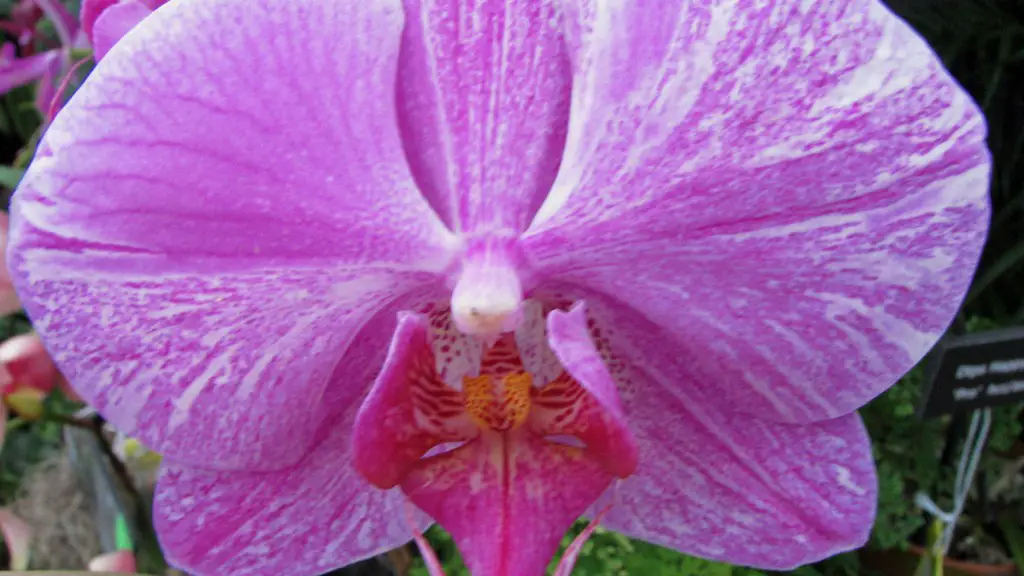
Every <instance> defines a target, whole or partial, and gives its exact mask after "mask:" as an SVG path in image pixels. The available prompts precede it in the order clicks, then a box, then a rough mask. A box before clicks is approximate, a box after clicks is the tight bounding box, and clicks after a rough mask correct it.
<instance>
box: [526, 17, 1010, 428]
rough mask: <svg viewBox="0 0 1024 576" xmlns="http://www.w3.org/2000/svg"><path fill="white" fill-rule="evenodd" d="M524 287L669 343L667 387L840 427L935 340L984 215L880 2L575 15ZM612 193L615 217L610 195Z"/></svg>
mask: <svg viewBox="0 0 1024 576" xmlns="http://www.w3.org/2000/svg"><path fill="white" fill-rule="evenodd" d="M576 13H577V14H576V17H575V18H574V19H572V22H571V24H572V25H571V26H570V32H571V34H570V44H571V45H573V46H574V47H575V48H576V51H575V53H574V54H575V60H574V61H575V62H576V77H575V84H574V89H573V115H572V118H571V120H570V128H569V136H568V140H567V144H566V153H565V156H564V159H563V163H562V168H561V171H560V173H559V176H558V178H557V180H556V182H555V184H554V185H553V188H552V192H551V194H550V196H549V197H548V198H547V200H546V202H545V204H544V205H543V206H542V208H541V209H540V211H539V213H538V214H537V218H536V220H535V221H534V222H533V224H532V225H531V228H530V230H529V231H528V232H527V234H526V237H525V239H524V250H525V252H526V254H527V257H528V258H529V259H530V260H531V261H532V262H533V263H534V265H535V266H536V269H537V270H538V271H539V273H542V274H545V273H546V274H548V275H550V276H553V277H555V278H558V279H561V280H564V281H567V282H573V283H575V284H577V285H581V286H586V287H589V288H591V289H593V290H596V291H599V292H602V293H605V294H614V295H616V296H617V297H618V298H620V299H622V300H623V301H624V302H626V303H627V304H629V305H630V306H632V307H633V308H635V309H636V310H638V311H640V312H641V313H642V314H643V315H644V316H646V317H647V318H650V319H652V320H654V321H656V322H657V323H658V324H660V325H661V326H662V327H664V328H667V329H669V330H670V332H671V333H672V334H671V337H670V338H669V339H668V340H666V341H665V342H664V343H662V344H660V345H659V346H658V349H657V350H656V351H654V352H653V353H652V355H651V357H650V361H651V362H654V361H655V360H656V358H660V357H661V355H662V354H666V355H683V356H685V357H686V358H687V359H688V362H687V363H686V364H685V365H684V366H683V367H682V372H680V373H679V374H678V375H677V378H676V379H675V381H674V382H672V383H669V385H671V386H678V385H679V384H677V382H688V383H693V384H692V385H700V386H704V387H708V388H710V387H713V388H714V389H715V391H716V394H717V397H718V398H719V401H720V402H721V403H722V405H723V406H725V405H728V406H732V407H735V408H737V409H739V410H742V411H746V412H749V413H755V414H761V415H764V416H765V417H768V418H772V419H776V420H781V421H789V422H808V421H814V420H818V419H824V418H832V417H837V416H840V415H843V414H847V413H849V412H851V411H852V410H855V409H856V408H857V407H859V406H861V405H863V404H864V403H865V402H867V401H868V400H869V399H871V398H872V397H874V396H875V395H877V394H878V393H879V392H881V391H882V390H884V389H885V388H886V387H888V386H890V385H891V384H892V383H893V382H895V381H896V379H897V378H898V377H899V376H900V375H902V374H903V373H904V372H905V371H906V370H908V369H909V368H910V367H911V366H913V365H914V364H915V363H916V362H917V361H918V360H919V359H920V358H921V357H922V356H923V355H924V354H925V353H926V352H927V351H928V350H929V349H930V348H931V346H932V345H933V344H934V342H935V341H936V339H937V338H938V337H939V335H940V334H942V333H943V331H944V330H945V328H946V326H947V325H948V323H949V322H950V321H951V320H952V318H953V316H954V314H955V312H956V310H957V308H958V306H959V303H960V301H961V299H962V297H963V295H964V293H965V291H966V290H967V287H968V284H969V283H970V280H971V275H972V273H973V270H974V268H975V265H976V263H977V260H978V257H979V254H980V251H981V246H982V243H983V241H984V238H985V231H986V226H987V221H988V217H989V203H988V196H987V194H988V192H987V190H988V180H989V170H990V158H989V154H988V152H987V151H986V149H985V144H984V141H985V127H984V122H983V119H982V116H981V114H980V112H979V110H978V108H977V107H976V106H975V105H974V104H973V103H972V102H971V101H970V99H969V97H968V96H967V94H966V93H964V91H963V90H961V89H960V88H959V87H958V86H957V85H956V83H955V82H954V81H953V80H952V79H951V78H950V77H949V75H948V74H947V73H946V72H945V71H944V70H943V69H942V67H941V63H940V62H939V60H938V59H937V58H936V57H935V56H934V54H933V53H932V52H931V50H930V49H929V48H928V46H927V45H926V43H925V42H924V41H923V40H922V39H921V38H920V37H918V36H917V35H916V33H914V32H913V31H912V30H911V29H910V28H909V27H908V26H907V25H906V24H905V23H903V22H902V21H900V20H899V19H898V18H896V17H895V16H893V15H892V14H891V13H890V12H889V11H888V10H887V9H886V8H885V7H884V6H883V5H882V4H881V3H880V2H876V1H875V0H854V1H851V2H841V3H836V2H818V3H814V2H810V3H809V2H796V1H789V0H771V1H768V2H759V3H749V2H735V1H733V0H716V1H713V2H705V3H693V2H683V3H678V2H657V1H654V0H649V1H635V2H604V3H601V2H592V1H588V0H579V1H578V2H577V10H576ZM610 191H614V195H610V194H612V192H610Z"/></svg>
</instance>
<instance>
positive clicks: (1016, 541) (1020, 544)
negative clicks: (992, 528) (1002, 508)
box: [999, 512, 1024, 574]
mask: <svg viewBox="0 0 1024 576" xmlns="http://www.w3.org/2000/svg"><path fill="white" fill-rule="evenodd" d="M999 528H1000V529H1001V530H1002V531H1003V536H1004V537H1005V538H1006V544H1007V546H1009V548H1010V554H1011V555H1012V556H1013V563H1014V564H1016V565H1017V572H1019V573H1021V574H1024V529H1021V527H1020V526H1018V525H1017V517H1016V515H1015V514H1014V513H1013V512H1006V513H1004V514H1002V515H1001V516H999Z"/></svg>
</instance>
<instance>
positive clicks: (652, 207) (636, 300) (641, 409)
mask: <svg viewBox="0 0 1024 576" xmlns="http://www.w3.org/2000/svg"><path fill="white" fill-rule="evenodd" d="M984 139H985V128H984V123H983V119H982V117H981V115H980V113H979V112H978V109H977V107H976V106H975V105H974V104H973V103H972V102H971V101H970V99H969V98H968V97H967V96H966V95H965V94H964V93H963V91H962V90H961V89H960V88H959V87H958V86H957V85H956V84H955V82H953V80H951V79H950V77H949V76H948V75H947V74H946V72H945V71H944V70H943V69H942V67H941V65H940V63H939V61H938V60H937V59H936V58H935V56H934V55H933V54H932V52H931V51H930V50H929V49H928V47H927V46H926V44H925V43H924V42H923V40H921V39H920V38H919V37H918V36H917V35H916V34H915V33H914V32H913V31H911V30H910V29H909V28H908V27H907V26H906V25H905V24H904V23H903V22H901V21H900V20H898V19H897V18H896V17H894V16H893V15H892V14H890V13H889V12H888V11H887V10H886V9H885V8H884V7H883V6H882V4H880V3H878V2H875V1H873V0H851V1H849V2H843V3H838V2H818V3H808V2H800V1H796V0H768V1H764V2H759V3H752V2H736V1H735V0H701V1H697V0H686V1H684V0H632V1H629V2H621V1H615V0H512V1H506V0H472V1H471V0H422V1H419V0H406V1H405V2H404V3H402V2H399V1H398V0H364V1H362V2H351V1H348V0H292V1H290V2H280V1H278V0H174V1H173V2H170V3H168V4H167V5H165V6H163V7H161V8H159V9H157V10H156V11H155V12H154V13H153V14H152V15H149V16H146V17H145V19H144V20H142V22H141V23H139V24H138V26H136V27H135V28H133V29H132V30H131V31H130V32H129V33H128V34H127V35H126V36H125V37H124V38H123V39H121V40H120V41H118V42H117V43H116V44H114V45H113V47H112V48H111V49H110V51H109V53H108V54H107V55H106V56H105V57H104V58H103V60H102V61H101V62H100V64H99V66H98V67H97V69H96V71H95V73H94V74H93V75H92V77H91V78H90V79H89V80H88V82H86V84H85V85H84V86H83V88H82V89H81V90H80V91H79V92H78V94H77V95H76V96H75V97H74V98H73V99H72V101H71V102H70V103H69V104H68V106H67V107H66V108H65V109H64V111H63V112H62V113H61V114H60V115H59V116H58V118H57V119H56V120H55V121H54V123H53V125H52V126H51V128H50V129H49V131H48V133H47V135H46V137H45V138H44V140H43V143H42V144H41V147H40V150H39V152H38V155H37V158H36V160H35V162H34V163H33V165H32V167H31V168H30V170H29V172H28V174H27V175H26V177H25V180H24V181H23V183H22V186H21V187H20V189H19V190H18V192H17V194H16V195H15V200H14V218H13V228H12V246H11V249H10V252H9V258H10V262H11V264H12V267H13V272H14V277H15V282H16V286H17V288H18V290H19V293H20V294H21V296H22V299H23V301H24V303H25V306H26V309H27V311H28V313H29V314H30V316H31V317H32V319H33V321H34V322H35V326H36V329H37V330H38V331H39V333H40V334H41V335H42V337H43V339H44V341H45V343H46V344H47V346H48V347H49V349H50V351H51V353H52V355H53V357H54V358H55V359H56V361H57V363H58V365H59V367H60V369H61V370H62V371H63V373H65V374H66V375H67V376H68V378H69V379H70V380H71V382H72V384H73V386H74V387H75V388H76V389H77V390H78V391H79V392H80V393H81V395H82V396H83V397H84V398H85V399H86V400H88V401H89V402H90V403H91V404H93V405H95V406H96V407H97V408H98V409H99V411H100V412H101V413H102V414H103V415H104V416H105V417H107V418H108V419H110V420H111V421H112V422H113V423H114V424H115V425H117V426H118V427H119V428H120V429H121V430H122V431H124V432H125V433H127V434H129V435H132V436H136V437H138V438H140V439H141V440H143V441H144V442H145V443H146V444H147V445H148V446H149V447H151V448H153V449H154V450H157V451H159V452H161V453H162V454H164V456H165V463H166V466H165V469H164V472H163V476H162V479H161V481H160V485H159V487H158V494H157V497H156V498H157V501H156V514H157V516H158V518H157V529H158V531H159V533H160V537H161V542H162V544H163V546H164V547H165V549H166V552H167V554H168V555H169V558H170V559H171V560H172V561H173V562H174V563H175V564H177V565H178V566H180V567H182V568H183V569H186V570H188V571H189V572H191V573H195V574H217V575H221V574H268V575H269V574H272V575H278V574H300V575H301V574H317V573H321V572H323V571H325V570H328V569H330V568H333V567H336V566H339V565H343V564H347V563H351V562H355V561H357V560H359V559H362V558H365V557H368V556H371V555H374V554H377V553H379V552H381V551H383V550H386V549H388V548H391V547H394V546H397V545H399V544H401V543H403V542H405V541H408V540H409V538H411V536H412V534H413V532H414V530H422V529H424V528H425V527H426V526H427V525H429V523H430V522H431V519H433V520H435V521H438V522H440V523H441V524H442V525H443V526H444V527H445V528H447V529H448V530H450V531H451V532H452V533H453V534H454V536H455V538H456V540H457V542H458V544H459V546H460V550H461V551H462V553H463V555H464V556H465V557H466V560H467V563H468V565H469V566H470V567H471V569H472V570H473V571H474V573H475V574H480V575H492V574H499V575H520V574H522V575H531V576H532V575H536V574H540V573H542V571H543V570H544V567H545V566H546V565H547V563H548V561H549V559H550V557H551V555H552V554H553V553H554V552H555V551H556V549H557V546H558V541H559V539H560V537H561V536H562V534H563V533H564V531H565V530H566V529H567V528H568V527H569V526H570V524H571V523H572V522H573V520H574V519H575V518H577V517H578V516H579V515H581V514H583V515H593V514H595V513H596V512H597V511H599V510H606V509H607V510H608V513H607V515H606V516H605V517H604V519H603V521H604V524H605V525H606V526H608V527H610V528H612V529H615V530H619V531H621V532H623V533H625V534H628V535H630V536H634V537H638V538H643V539H646V540H649V541H652V542H656V543H659V544H662V545H666V546H670V547H673V548H675V549H678V550H680V551H683V552H686V553H690V554H696V555H700V556H704V557H708V558H713V559H718V560H724V561H728V562H734V563H740V564H748V565H754V566H760V567H764V568H780V569H781V568H789V567H793V566H796V565H799V564H802V563H807V562H811V561H815V560H818V559H821V558H824V557H826V556H829V555H831V554H835V553H837V552H840V551H844V550H849V549H851V548H854V547H857V546H859V545H861V544H862V543H863V542H864V541H865V539H866V537H867V534H868V531H869V529H870V526H871V523H872V519H873V514H874V506H875V492H876V486H875V477H874V469H873V464H872V460H871V451H870V446H869V443H868V439H867V437H866V435H865V433H864V430H863V427H862V426H861V423H860V421H859V419H858V418H857V416H856V415H855V414H854V411H855V410H856V409H857V408H858V407H860V406H862V405H863V404H864V403H865V402H867V401H868V400H870V399H871V398H873V397H874V396H875V395H877V394H879V393H880V392H882V391H883V390H885V389H886V388H887V387H888V386H890V385H891V384H892V383H893V382H895V381H896V379H897V378H899V376H900V375H901V374H903V373H904V372H905V371H906V370H908V369H909V368H910V367H911V366H913V365H914V364H915V363H916V362H917V361H918V360H919V359H920V358H921V357H922V356H923V355H924V354H925V353H926V352H927V350H928V349H929V348H930V347H931V345H932V344H933V343H934V342H935V340H936V339H937V338H938V337H939V335H941V334H942V332H943V331H944V329H945V327H946V326H947V324H948V323H949V322H950V321H951V319H952V318H953V316H954V314H955V312H956V310H957V308H958V305H959V303H960V300H961V298H962V297H963V295H964V293H965V291H966V289H967V286H968V284H969V282H970V279H971V275H972V272H973V269H974V266H975V264H976V262H977V259H978V256H979V253H980V250H981V246H982V243H983V241H984V237H985V232H986V226H987V222H988V217H989V206H988V199H987V198H988V197H987V185H988V178H989V156H988V153H987V151H986V149H985V146H984ZM609 506H610V508H609ZM407 508H414V509H415V511H414V513H413V514H412V518H407V516H408V515H407V514H406V510H407Z"/></svg>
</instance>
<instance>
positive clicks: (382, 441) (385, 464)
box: [352, 314, 476, 489]
mask: <svg viewBox="0 0 1024 576" xmlns="http://www.w3.org/2000/svg"><path fill="white" fill-rule="evenodd" d="M428 330H429V328H428V324H427V321H426V319H424V318H423V317H422V316H419V315H417V314H402V315H401V317H400V318H399V321H398V327H397V328H396V329H395V333H394V336H393V338H392V340H391V347H390V350H389V351H388V357H387V360H385V362H384V367H383V368H382V369H381V371H380V375H379V376H378V377H377V381H376V383H375V384H374V386H373V388H372V389H371V391H370V394H369V395H368V396H367V397H366V400H364V401H363V404H362V406H361V407H360V408H359V414H358V416H357V417H356V424H355V428H354V431H353V440H352V444H353V454H354V459H355V467H356V468H357V469H358V470H359V472H360V473H361V474H362V475H363V476H364V477H365V478H366V479H367V480H369V481H370V482H371V483H373V484H374V485H375V486H377V487H379V488H385V489H387V488H392V487H394V486H397V485H398V484H399V482H401V480H402V479H403V478H404V477H405V476H406V475H407V474H408V473H409V472H410V471H411V470H412V469H413V468H414V467H415V466H416V465H418V464H419V463H420V457H422V456H423V455H424V454H425V453H426V452H427V451H428V450H430V449H431V448H433V447H434V446H437V445H438V444H441V443H444V442H459V441H464V440H468V439H470V438H472V437H473V436H475V435H476V427H475V425H474V424H473V423H472V422H471V421H469V419H468V418H467V417H466V416H465V415H464V414H463V400H462V394H461V393H460V392H459V391H458V390H456V389H454V388H451V387H449V386H448V385H447V384H445V383H444V381H442V380H441V379H440V377H439V376H438V375H437V371H436V370H435V364H434V357H433V355H432V348H431V344H430V342H429V340H428ZM418 402H428V403H429V404H430V406H431V408H432V410H431V411H430V413H424V412H422V411H418V410H417V408H418V407H417V403H418ZM446 413H450V414H451V415H450V416H448V417H447V418H444V417H443V415H444V414H446Z"/></svg>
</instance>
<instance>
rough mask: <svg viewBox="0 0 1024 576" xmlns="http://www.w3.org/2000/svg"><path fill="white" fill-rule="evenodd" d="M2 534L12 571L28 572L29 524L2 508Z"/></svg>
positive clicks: (30, 535) (0, 515)
mask: <svg viewBox="0 0 1024 576" xmlns="http://www.w3.org/2000/svg"><path fill="white" fill-rule="evenodd" d="M0 445H2V443H0ZM0 533H2V534H3V537H4V544H5V545H6V546H7V554H8V556H10V558H11V570H27V569H28V560H29V544H30V543H31V541H32V531H31V529H30V528H29V526H28V524H26V523H25V521H24V520H22V519H21V518H18V517H17V516H15V515H14V514H12V513H11V512H10V511H9V510H4V509H3V508H0Z"/></svg>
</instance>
